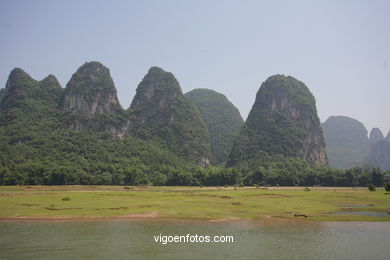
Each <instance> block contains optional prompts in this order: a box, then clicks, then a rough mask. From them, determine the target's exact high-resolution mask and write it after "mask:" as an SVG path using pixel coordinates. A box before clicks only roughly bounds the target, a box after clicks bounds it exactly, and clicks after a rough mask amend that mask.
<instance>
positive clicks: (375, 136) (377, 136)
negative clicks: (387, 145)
mask: <svg viewBox="0 0 390 260" xmlns="http://www.w3.org/2000/svg"><path fill="white" fill-rule="evenodd" d="M383 139H385V137H384V136H383V134H382V131H381V130H380V129H379V128H377V127H374V128H373V129H372V130H371V132H370V142H371V144H375V143H376V142H378V141H381V140H383Z"/></svg>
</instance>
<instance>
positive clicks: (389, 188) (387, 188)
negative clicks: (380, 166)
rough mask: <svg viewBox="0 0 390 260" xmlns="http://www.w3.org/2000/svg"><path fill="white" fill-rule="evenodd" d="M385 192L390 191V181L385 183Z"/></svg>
mask: <svg viewBox="0 0 390 260" xmlns="http://www.w3.org/2000/svg"><path fill="white" fill-rule="evenodd" d="M385 190H386V191H390V181H388V182H386V183H385Z"/></svg>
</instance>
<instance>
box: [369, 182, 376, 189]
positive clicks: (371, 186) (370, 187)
mask: <svg viewBox="0 0 390 260" xmlns="http://www.w3.org/2000/svg"><path fill="white" fill-rule="evenodd" d="M368 190H369V191H376V187H375V185H374V184H372V183H370V184H368Z"/></svg>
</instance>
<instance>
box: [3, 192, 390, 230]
mask: <svg viewBox="0 0 390 260" xmlns="http://www.w3.org/2000/svg"><path fill="white" fill-rule="evenodd" d="M389 208H390V196H389V195H385V191H384V190H383V189H378V190H377V191H376V192H370V191H368V190H367V188H345V187H310V190H309V191H305V190H304V187H260V188H255V187H242V188H241V187H236V188H235V187H226V188H225V187H202V188H201V187H150V186H143V187H127V186H3V187H0V219H2V220H19V219H20V220H34V219H36V220H71V221H88V220H90V221H99V220H103V221H104V220H112V219H125V220H126V219H133V220H134V219H137V220H141V221H142V220H146V219H160V220H164V219H166V220H170V219H187V220H188V219H189V220H191V219H197V220H205V221H212V222H221V221H237V220H258V221H260V222H261V221H266V222H276V223H279V222H283V221H286V220H287V221H295V220H298V221H308V220H309V221H310V220H311V221H390V214H387V212H388V210H389Z"/></svg>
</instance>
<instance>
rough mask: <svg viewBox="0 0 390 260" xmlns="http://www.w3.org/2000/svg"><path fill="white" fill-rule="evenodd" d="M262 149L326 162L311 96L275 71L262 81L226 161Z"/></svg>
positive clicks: (253, 155) (230, 163)
mask: <svg viewBox="0 0 390 260" xmlns="http://www.w3.org/2000/svg"><path fill="white" fill-rule="evenodd" d="M262 153H266V154H268V155H283V156H286V157H297V158H300V159H303V160H305V161H307V162H310V163H313V164H317V165H326V164H327V156H326V152H325V142H324V138H323V135H322V130H321V127H320V122H319V119H318V116H317V110H316V105H315V99H314V96H313V95H312V94H311V93H310V91H309V89H308V88H307V87H306V85H305V84H303V83H302V82H300V81H298V80H296V79H294V78H293V77H289V76H288V77H286V76H283V75H275V76H272V77H270V78H268V79H267V80H266V81H265V82H264V83H263V84H262V85H261V87H260V89H259V91H258V92H257V96H256V101H255V104H254V105H253V107H252V110H251V111H250V113H249V116H248V119H247V120H246V122H245V124H244V126H243V128H242V130H241V132H240V136H239V137H238V138H237V140H236V142H235V144H234V146H233V149H232V152H231V154H230V156H229V160H228V163H227V165H228V166H234V165H237V164H239V163H240V162H242V161H245V160H250V159H254V158H255V159H256V156H258V155H261V154H262ZM261 160H262V159H261V158H260V157H259V159H258V164H259V165H261Z"/></svg>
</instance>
